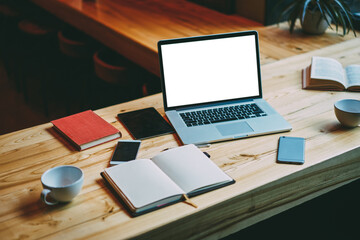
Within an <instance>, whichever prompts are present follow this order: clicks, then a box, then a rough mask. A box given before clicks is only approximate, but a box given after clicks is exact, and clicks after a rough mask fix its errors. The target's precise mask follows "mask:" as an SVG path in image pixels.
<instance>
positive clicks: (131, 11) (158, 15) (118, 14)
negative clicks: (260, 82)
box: [31, 0, 354, 76]
mask: <svg viewBox="0 0 360 240" xmlns="http://www.w3.org/2000/svg"><path fill="white" fill-rule="evenodd" d="M31 1H33V2H34V3H36V4H38V5H39V6H41V7H43V8H44V9H46V10H47V11H49V12H51V13H52V14H54V15H56V16H57V17H59V18H60V19H62V20H63V21H65V22H67V23H69V24H71V25H73V26H74V27H76V28H78V29H80V30H81V31H83V32H85V33H87V34H89V35H90V36H92V37H93V38H95V39H97V40H98V41H100V42H101V43H103V44H104V45H106V46H108V47H110V48H111V49H113V50H115V51H117V52H119V53H120V54H122V55H123V56H125V57H126V58H128V59H130V60H131V61H133V62H135V63H136V64H138V65H140V66H142V67H143V68H145V69H146V70H148V71H149V72H151V73H154V74H156V75H158V76H159V74H160V73H159V63H158V55H157V42H158V41H159V40H161V39H169V38H179V37H189V36H198V35H207V34H216V33H225V32H236V31H244V30H257V31H259V33H260V52H261V56H262V61H261V62H262V63H263V64H264V63H269V62H273V61H276V60H279V59H283V58H286V57H290V56H294V55H296V54H300V53H304V52H308V51H312V50H315V49H318V48H321V47H325V46H328V45H331V44H333V43H336V42H341V41H344V40H347V39H350V38H354V37H353V36H352V35H347V36H345V37H341V36H339V35H338V34H336V33H335V32H334V31H332V30H331V29H329V30H328V31H327V33H325V34H324V35H321V36H309V35H304V34H303V33H301V32H300V31H295V33H294V34H292V35H291V34H290V33H289V31H288V26H287V24H282V25H280V28H279V27H278V26H277V25H275V26H271V27H264V26H261V25H260V24H259V23H257V22H254V21H251V20H248V19H246V18H243V17H241V16H239V15H236V14H234V15H225V14H222V13H220V12H217V11H214V10H211V9H208V8H206V7H203V6H200V5H197V4H195V3H192V2H190V1H186V0H172V1H161V0H142V1H133V0H121V1H113V0H86V1H85V0H52V1H49V0H31Z"/></svg>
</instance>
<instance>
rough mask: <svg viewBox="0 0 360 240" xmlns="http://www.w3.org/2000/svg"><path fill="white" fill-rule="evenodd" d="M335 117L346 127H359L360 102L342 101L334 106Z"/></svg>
mask: <svg viewBox="0 0 360 240" xmlns="http://www.w3.org/2000/svg"><path fill="white" fill-rule="evenodd" d="M334 109H335V115H336V117H337V119H338V120H339V122H340V123H341V124H342V125H344V126H345V127H357V126H359V124H360V100H356V99H342V100H339V101H337V102H336V103H335V104H334Z"/></svg>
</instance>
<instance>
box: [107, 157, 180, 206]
mask: <svg viewBox="0 0 360 240" xmlns="http://www.w3.org/2000/svg"><path fill="white" fill-rule="evenodd" d="M104 172H106V174H107V175H108V176H110V177H111V179H112V180H113V182H114V183H115V184H116V186H117V187H118V189H120V190H121V192H122V193H123V194H124V195H125V196H126V198H127V199H128V202H130V203H131V204H132V205H133V206H134V207H135V208H141V207H144V206H146V205H149V204H151V203H154V202H158V201H160V200H162V199H165V198H169V197H171V196H175V195H182V194H184V191H182V190H181V189H180V188H179V187H178V186H177V185H176V184H175V183H174V182H173V181H172V180H171V179H170V178H169V177H168V176H166V174H165V173H163V172H162V171H161V170H160V169H159V168H158V167H157V166H156V165H155V164H154V163H153V162H152V161H151V160H149V159H138V160H134V161H130V162H127V163H122V164H120V165H117V166H114V167H110V168H106V169H105V170H104Z"/></svg>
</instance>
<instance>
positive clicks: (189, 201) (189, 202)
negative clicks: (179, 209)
mask: <svg viewBox="0 0 360 240" xmlns="http://www.w3.org/2000/svg"><path fill="white" fill-rule="evenodd" d="M183 196H184V198H185V203H187V204H189V205H191V206H193V207H194V208H198V206H197V205H196V204H195V203H193V202H192V201H191V200H190V199H189V197H188V196H187V195H186V194H183Z"/></svg>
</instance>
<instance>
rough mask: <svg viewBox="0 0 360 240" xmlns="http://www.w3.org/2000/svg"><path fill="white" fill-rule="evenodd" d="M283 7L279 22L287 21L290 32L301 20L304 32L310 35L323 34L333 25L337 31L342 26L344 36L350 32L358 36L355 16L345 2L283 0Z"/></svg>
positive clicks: (330, 0) (340, 0)
mask: <svg viewBox="0 0 360 240" xmlns="http://www.w3.org/2000/svg"><path fill="white" fill-rule="evenodd" d="M280 3H281V4H282V5H283V7H282V9H281V12H280V18H279V21H280V20H282V19H287V20H288V21H289V24H290V32H291V33H292V32H293V31H294V27H295V22H296V20H297V19H298V18H300V22H301V26H302V30H303V31H304V32H306V33H310V34H322V33H324V32H325V30H326V29H327V28H328V27H329V26H330V27H331V25H330V23H333V24H335V26H336V31H338V27H339V26H342V28H343V31H342V35H345V34H348V33H349V32H350V30H352V31H353V33H354V35H355V36H356V33H355V30H354V26H353V15H352V13H351V11H350V8H349V6H348V5H347V4H346V2H344V1H343V0H291V1H285V0H281V1H280Z"/></svg>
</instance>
